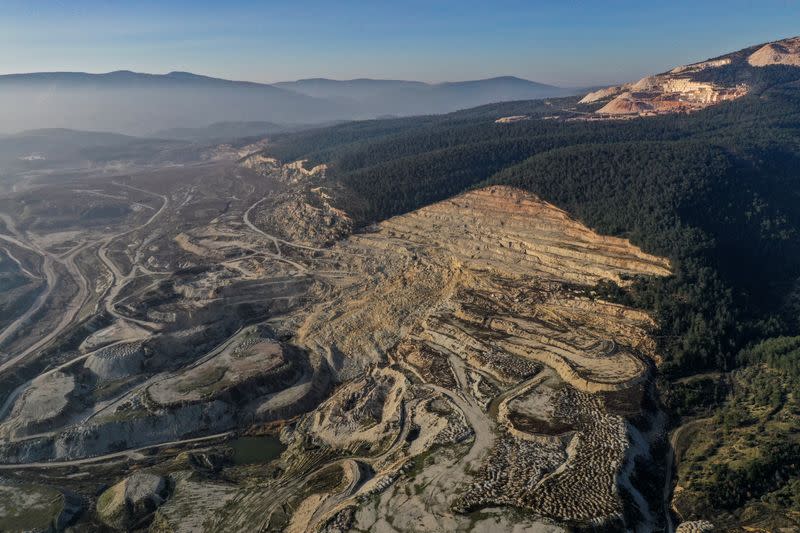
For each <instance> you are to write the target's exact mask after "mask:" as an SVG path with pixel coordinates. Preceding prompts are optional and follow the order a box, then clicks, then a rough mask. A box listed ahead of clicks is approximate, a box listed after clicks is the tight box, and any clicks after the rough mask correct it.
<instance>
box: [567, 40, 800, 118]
mask: <svg viewBox="0 0 800 533" xmlns="http://www.w3.org/2000/svg"><path fill="white" fill-rule="evenodd" d="M770 65H788V66H796V67H800V37H793V38H790V39H784V40H782V41H776V42H772V43H768V44H765V45H763V46H761V47H754V48H750V49H746V50H742V51H740V52H734V53H732V54H728V55H726V56H723V57H719V58H715V59H710V60H708V61H701V62H699V63H692V64H691V65H683V66H679V67H675V68H674V69H672V70H670V71H669V72H665V73H662V74H657V75H654V76H647V77H645V78H642V79H641V80H639V81H637V82H635V83H627V84H624V85H619V86H615V87H608V88H606V89H601V90H598V91H594V92H591V93H589V94H587V95H586V96H585V97H584V98H583V99H582V100H581V101H580V103H582V104H593V103H598V102H605V104H604V105H603V106H601V107H600V108H599V109H598V110H597V111H596V113H597V115H600V116H602V117H625V116H641V115H658V114H664V113H676V112H692V111H697V110H700V109H704V108H706V107H708V106H711V105H715V104H718V103H720V102H725V101H729V100H735V99H737V98H741V97H742V96H745V95H746V94H748V93H749V92H750V90H751V89H752V87H751V86H750V83H751V82H750V81H749V80H750V79H751V78H752V75H751V74H750V73H748V72H747V70H748V69H749V68H752V67H766V66H770ZM798 77H800V72H799V73H798ZM737 80H740V81H737Z"/></svg>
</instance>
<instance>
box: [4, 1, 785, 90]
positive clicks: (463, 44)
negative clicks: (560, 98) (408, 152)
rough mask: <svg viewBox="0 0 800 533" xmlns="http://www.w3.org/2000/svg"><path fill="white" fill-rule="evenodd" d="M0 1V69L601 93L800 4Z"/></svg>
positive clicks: (771, 29) (735, 42)
mask: <svg viewBox="0 0 800 533" xmlns="http://www.w3.org/2000/svg"><path fill="white" fill-rule="evenodd" d="M5 4H6V5H5V6H4V16H3V18H2V20H0V30H1V31H0V44H2V46H3V48H4V50H5V51H6V53H5V54H4V57H3V58H2V59H0V73H2V74H14V73H30V72H89V73H105V72H112V71H117V70H131V71H134V72H145V73H167V72H172V71H186V72H192V73H196V74H201V75H206V76H211V77H218V78H224V79H230V80H242V81H253V82H259V83H277V82H282V81H292V80H300V79H308V78H329V79H336V80H350V79H359V78H370V79H390V80H414V81H423V82H426V83H440V82H446V81H462V80H476V79H485V78H493V77H497V76H516V77H520V78H523V79H527V80H531V81H536V82H540V83H546V84H551V85H556V86H559V87H586V86H594V85H607V84H613V83H618V82H623V81H630V80H633V79H638V78H640V77H642V76H644V75H647V74H650V73H652V72H658V71H661V70H663V69H666V68H671V67H672V66H675V65H680V64H685V63H690V62H694V61H700V60H703V59H706V58H708V57H713V56H715V55H718V54H722V53H725V52H727V51H730V50H736V49H740V48H743V47H746V46H750V45H754V44H759V43H761V42H766V41H771V40H775V39H779V38H783V37H787V36H790V35H792V34H796V33H797V31H798V30H797V25H796V21H797V20H800V3H798V2H788V1H785V0H783V1H781V0H770V1H767V2H760V3H755V2H751V1H745V0H735V1H728V2H717V1H713V2H704V3H700V4H698V3H696V2H695V3H689V2H686V1H681V2H671V3H670V4H669V5H665V4H656V5H642V4H641V3H638V2H632V1H629V0H622V1H619V2H614V3H613V4H601V5H596V4H585V5H583V6H581V9H580V10H576V9H574V7H573V6H566V5H562V4H563V3H559V2H554V1H549V0H548V1H537V2H518V1H503V2H493V3H486V2H457V3H455V2H451V1H445V2H436V3H434V4H432V5H431V4H430V3H425V2H417V1H414V2H411V3H406V4H404V5H403V6H396V5H375V4H372V3H366V2H342V3H339V4H337V5H336V6H335V7H334V6H331V5H330V4H328V3H325V2H320V1H311V2H295V3H289V2H285V1H273V2H267V3H265V2H254V1H251V0H235V1H233V2H229V3H227V4H226V5H225V6H220V5H219V4H218V3H216V2H210V1H198V2H187V1H183V0H180V1H176V2H170V4H169V5H168V6H164V5H162V4H163V3H162V2H154V1H150V0H148V1H145V2H137V4H136V5H135V6H133V5H121V4H119V3H114V4H109V3H107V2H101V1H99V0H77V1H75V2H70V3H64V2H60V1H55V0H53V1H43V2H36V3H31V2H22V1H19V0H11V1H9V2H5ZM220 8H223V9H222V10H223V11H224V15H225V16H220ZM687 14H690V15H687ZM709 20H713V21H715V23H714V24H709V23H708V22H709ZM676 35H680V37H681V38H680V39H676V38H675V36H676Z"/></svg>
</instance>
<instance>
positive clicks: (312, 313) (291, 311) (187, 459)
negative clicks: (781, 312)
mask: <svg viewBox="0 0 800 533" xmlns="http://www.w3.org/2000/svg"><path fill="white" fill-rule="evenodd" d="M239 155H244V156H245V157H244V158H243V159H237V158H238V156H239ZM326 172H327V171H326V168H325V167H324V166H318V167H315V168H313V169H311V170H307V169H306V168H305V167H304V165H303V163H302V162H295V163H289V164H282V163H281V162H279V161H277V160H274V159H270V158H266V157H264V156H262V155H258V154H256V155H249V156H248V155H247V154H246V153H245V154H235V155H234V156H229V157H222V156H221V157H219V158H215V159H214V160H211V161H206V162H198V163H196V164H187V165H182V166H169V167H164V168H157V169H140V170H132V171H131V172H127V173H120V174H115V175H112V176H109V175H107V174H102V175H100V174H91V173H89V172H87V173H85V174H81V175H78V176H75V177H71V178H69V179H61V180H40V181H32V182H26V183H23V184H21V185H20V186H19V187H17V188H16V191H15V192H13V193H9V194H8V195H6V197H5V198H3V199H2V200H0V216H1V218H0V221H1V222H0V268H2V273H3V278H2V279H3V280H4V282H5V283H4V285H3V291H4V292H3V293H2V306H3V307H2V311H3V314H2V317H0V318H2V332H1V333H0V350H2V352H1V355H0V393H1V394H2V396H0V530H4V531H6V530H47V529H52V530H61V529H64V528H65V527H67V526H70V525H71V527H75V528H76V530H83V529H81V528H87V529H88V530H95V529H98V528H112V529H117V530H143V529H149V530H151V531H295V532H302V531H327V532H334V531H342V532H343V531H387V532H390V531H391V532H394V531H500V530H512V529H513V530H515V531H522V530H530V531H566V530H567V529H568V528H578V529H580V528H589V529H591V528H598V527H606V528H608V529H612V530H613V529H618V528H623V527H625V528H629V529H637V530H642V531H646V530H650V529H652V528H654V527H656V525H658V524H661V525H663V520H664V518H663V516H662V515H661V513H662V512H663V510H662V509H661V507H660V505H661V500H660V498H661V494H660V493H657V491H656V493H657V494H656V495H655V496H654V495H653V494H654V493H653V487H652V486H650V485H648V483H650V484H652V483H651V482H646V481H644V480H646V479H650V478H652V476H644V475H642V474H641V472H640V467H641V465H642V464H648V463H652V462H653V461H652V459H653V454H654V453H657V452H656V451H655V450H656V449H657V448H658V446H660V445H661V444H663V440H664V431H663V424H664V420H663V416H662V415H661V414H660V412H659V411H658V407H657V402H654V401H653V391H652V388H653V385H652V380H651V377H652V373H653V368H654V365H655V364H656V363H657V362H658V360H659V356H658V353H656V351H655V342H654V339H653V338H652V336H651V335H652V331H653V330H654V327H655V324H654V322H653V321H652V319H651V318H650V317H649V316H648V315H647V314H645V313H644V312H642V311H641V310H637V309H633V308H630V307H627V306H625V305H622V304H620V303H618V302H615V301H612V299H611V298H606V297H604V294H605V293H604V291H603V290H602V287H604V286H606V285H608V284H614V285H617V286H619V287H622V288H623V289H624V287H625V286H627V285H629V284H630V283H632V282H633V280H635V279H636V278H638V277H642V276H644V277H647V276H666V275H669V274H670V265H669V263H668V262H667V261H666V260H664V259H662V258H659V257H654V256H651V255H648V254H646V253H644V252H642V251H641V250H639V249H638V248H636V247H635V246H633V245H631V244H630V243H629V242H627V241H626V240H623V239H620V238H612V237H604V236H602V235H598V234H597V233H595V232H594V231H592V230H590V229H589V228H587V227H586V226H584V225H583V224H581V223H579V222H578V221H576V220H575V219H574V218H572V217H571V216H570V215H569V214H568V213H566V212H564V211H562V210H560V209H558V208H556V207H555V206H553V205H550V204H548V203H545V202H543V201H541V200H540V199H538V198H537V197H535V196H533V195H531V194H528V193H525V192H523V191H521V190H518V189H513V188H509V187H499V186H497V187H488V188H482V189H477V190H473V191H471V192H467V193H464V194H462V195H460V196H456V197H454V198H451V199H449V200H446V201H443V202H440V203H436V204H433V205H430V206H428V207H424V208H422V209H419V210H417V211H413V212H411V213H408V214H405V215H401V216H398V217H395V218H391V219H389V220H386V221H384V222H381V223H378V224H376V225H373V226H369V227H366V228H362V229H358V230H354V224H353V221H352V220H351V218H350V217H349V215H348V214H347V213H345V212H343V211H341V210H340V209H337V208H336V207H334V206H333V205H332V203H331V198H332V197H333V195H334V194H335V191H332V190H331V189H330V187H331V181H330V180H329V179H327V177H326ZM662 474H664V473H663V472H662ZM660 479H663V478H660ZM658 482H660V481H658V480H657V481H656V484H658ZM661 483H663V482H661ZM514 528H516V529H514Z"/></svg>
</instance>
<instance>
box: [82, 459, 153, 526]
mask: <svg viewBox="0 0 800 533" xmlns="http://www.w3.org/2000/svg"><path fill="white" fill-rule="evenodd" d="M167 489H168V486H167V480H166V478H163V477H161V476H156V475H153V474H146V473H143V472H137V473H135V474H132V475H130V476H128V477H127V478H125V479H123V480H122V481H120V482H119V483H117V484H116V485H114V486H113V487H111V488H109V489H107V490H106V491H105V492H104V493H103V494H101V495H100V498H99V499H98V500H97V516H98V517H99V518H100V520H101V521H102V522H103V523H104V524H106V525H108V526H109V527H112V528H114V529H118V530H127V531H129V530H131V529H138V527H141V525H142V523H143V522H144V521H145V520H146V519H147V518H148V517H149V516H150V515H151V514H152V513H153V512H154V511H155V510H156V509H157V508H158V507H159V506H160V505H161V504H162V503H164V501H165V500H166V497H167Z"/></svg>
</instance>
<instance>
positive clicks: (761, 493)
mask: <svg viewBox="0 0 800 533" xmlns="http://www.w3.org/2000/svg"><path fill="white" fill-rule="evenodd" d="M731 382H732V387H731V393H730V395H729V397H728V398H727V400H726V401H725V402H724V404H723V405H722V407H721V408H719V409H718V410H717V411H716V412H715V414H714V416H712V417H711V418H709V419H705V420H702V421H701V422H700V424H702V427H701V428H700V429H698V430H697V431H695V432H694V433H693V435H692V436H691V437H690V438H688V439H687V441H686V442H685V443H682V444H681V445H680V447H681V448H683V447H685V448H686V449H685V451H683V453H682V458H681V460H680V465H679V476H678V486H679V489H677V490H676V506H677V508H678V509H679V511H680V512H681V514H682V516H684V517H697V518H707V519H714V521H715V523H716V525H717V526H723V527H724V526H727V525H730V526H733V525H735V524H741V525H748V526H752V527H761V528H765V529H766V530H775V528H777V527H788V526H795V527H797V526H800V514H798V513H796V512H794V515H793V511H794V510H796V509H797V507H796V504H795V497H796V496H797V493H796V489H797V487H798V484H800V416H798V415H800V401H798V399H799V398H800V396H798V394H797V393H798V391H800V387H798V385H799V384H800V383H798V381H797V379H796V378H794V377H792V376H789V375H788V374H787V373H785V372H782V371H779V370H776V369H773V368H769V367H768V366H766V365H757V366H751V367H749V368H746V369H742V370H737V371H736V372H734V373H733V374H732V376H731ZM680 451H682V450H678V452H680ZM720 510H725V511H727V512H728V513H727V514H726V515H723V516H728V518H727V519H723V520H722V522H720V519H719V518H717V517H718V516H719V511H720ZM792 516H794V518H792ZM778 518H781V520H779V521H776V520H777V519H778Z"/></svg>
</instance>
